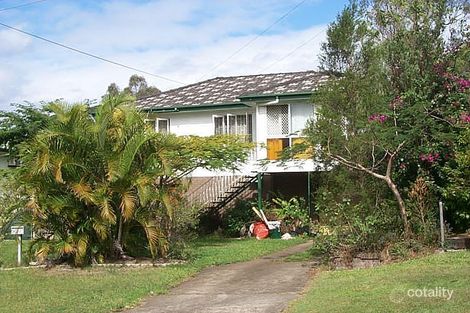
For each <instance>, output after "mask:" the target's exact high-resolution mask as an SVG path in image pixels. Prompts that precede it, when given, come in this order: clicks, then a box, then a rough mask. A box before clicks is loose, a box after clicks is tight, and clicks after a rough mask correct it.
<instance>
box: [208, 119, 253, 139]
mask: <svg viewBox="0 0 470 313" xmlns="http://www.w3.org/2000/svg"><path fill="white" fill-rule="evenodd" d="M252 124H253V117H252V115H251V114H239V115H234V114H227V115H215V116H214V134H215V135H223V134H230V135H243V136H246V139H247V140H248V141H251V140H252V135H253V125H252Z"/></svg>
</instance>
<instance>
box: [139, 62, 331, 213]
mask: <svg viewBox="0 0 470 313" xmlns="http://www.w3.org/2000/svg"><path fill="white" fill-rule="evenodd" d="M327 79H328V76H326V75H325V74H324V73H320V72H315V71H304V72H291V73H275V74H260V75H247V76H233V77H217V78H213V79H209V80H206V81H202V82H199V83H195V84H191V85H187V86H184V87H181V88H177V89H172V90H168V91H165V92H162V93H161V94H158V95H155V96H150V97H146V98H143V99H140V100H138V102H137V103H138V106H139V107H140V108H141V109H142V110H144V111H145V112H146V113H147V115H148V120H149V122H150V123H152V124H153V125H154V126H155V129H156V131H159V132H171V133H174V134H176V135H198V136H210V135H215V134H236V135H245V136H246V138H248V139H247V140H252V141H253V142H255V143H256V144H257V147H256V149H255V151H253V153H252V155H251V157H250V160H249V161H248V162H247V164H244V165H243V166H241V167H240V170H239V171H238V172H233V173H232V172H211V171H207V170H203V169H198V170H196V171H194V172H193V173H192V174H191V176H192V182H193V183H192V187H191V189H190V191H189V194H190V196H193V197H194V200H197V201H200V202H203V203H204V204H210V205H212V206H214V207H217V208H219V209H220V208H222V207H223V206H224V205H226V204H228V203H229V202H230V201H232V200H233V199H234V198H236V197H237V196H240V194H241V193H242V191H244V190H245V189H249V187H250V186H251V187H253V185H254V184H255V183H256V182H258V194H259V197H261V190H260V189H261V188H263V193H264V194H265V195H267V193H268V192H270V191H272V192H278V193H281V194H283V195H286V196H289V195H303V196H307V197H308V198H309V197H310V194H311V192H310V188H311V186H312V182H311V177H310V173H311V172H314V171H316V170H317V165H318V164H315V162H313V161H312V160H310V159H304V160H296V161H292V162H287V163H286V164H280V163H279V162H276V159H278V154H279V152H280V151H282V149H284V148H286V147H289V146H291V145H292V144H294V143H296V142H300V141H301V140H302V134H301V131H302V129H304V128H305V126H306V123H307V121H308V120H309V119H314V118H315V105H314V104H313V103H312V100H311V97H312V92H313V91H314V90H315V89H316V88H317V87H318V86H319V85H320V84H322V83H323V82H325V81H326V80H327ZM260 161H263V162H260ZM261 177H263V179H261ZM261 180H263V181H262V182H261ZM234 195H235V196H234ZM260 199H261V198H260ZM260 199H259V200H260ZM310 202H311V201H310V199H309V203H310Z"/></svg>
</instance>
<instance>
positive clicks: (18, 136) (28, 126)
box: [0, 102, 49, 158]
mask: <svg viewBox="0 0 470 313" xmlns="http://www.w3.org/2000/svg"><path fill="white" fill-rule="evenodd" d="M13 106H14V107H15V109H14V110H13V111H0V147H4V148H6V149H7V150H8V151H9V154H10V157H12V158H14V157H16V156H17V155H18V145H19V144H20V143H22V142H23V141H25V140H28V139H30V138H32V137H33V136H34V135H36V133H37V132H38V131H39V130H40V129H42V128H44V127H45V126H46V125H47V122H48V121H49V114H48V112H47V111H46V110H44V109H43V108H42V106H41V107H37V106H35V105H33V104H32V103H29V102H26V103H24V104H14V105H13Z"/></svg>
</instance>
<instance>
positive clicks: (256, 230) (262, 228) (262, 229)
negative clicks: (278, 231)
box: [253, 222, 269, 240]
mask: <svg viewBox="0 0 470 313" xmlns="http://www.w3.org/2000/svg"><path fill="white" fill-rule="evenodd" d="M253 234H254V235H255V236H256V239H258V240H260V239H264V238H267V237H268V236H269V229H268V226H266V224H265V223H263V222H256V223H255V224H254V227H253Z"/></svg>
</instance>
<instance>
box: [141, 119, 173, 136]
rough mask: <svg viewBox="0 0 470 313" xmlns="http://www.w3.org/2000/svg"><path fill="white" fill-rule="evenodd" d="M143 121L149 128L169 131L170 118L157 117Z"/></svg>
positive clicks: (163, 131)
mask: <svg viewBox="0 0 470 313" xmlns="http://www.w3.org/2000/svg"><path fill="white" fill-rule="evenodd" d="M145 123H147V125H149V126H150V128H151V129H153V130H155V131H157V132H159V133H164V134H167V133H169V132H170V120H169V119H167V118H157V119H156V120H145Z"/></svg>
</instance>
